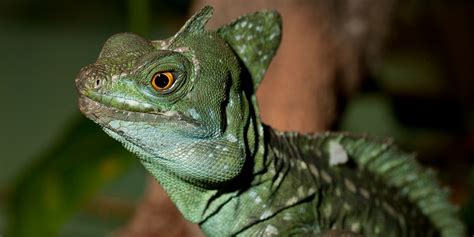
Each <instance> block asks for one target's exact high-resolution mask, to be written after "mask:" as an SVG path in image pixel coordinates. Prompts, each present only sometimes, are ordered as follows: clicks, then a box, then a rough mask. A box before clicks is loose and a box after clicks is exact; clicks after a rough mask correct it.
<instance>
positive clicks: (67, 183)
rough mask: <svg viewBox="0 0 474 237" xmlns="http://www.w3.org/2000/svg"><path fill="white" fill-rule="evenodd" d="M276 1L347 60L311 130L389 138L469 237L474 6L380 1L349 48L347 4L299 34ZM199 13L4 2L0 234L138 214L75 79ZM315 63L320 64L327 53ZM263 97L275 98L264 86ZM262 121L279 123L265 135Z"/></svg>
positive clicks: (140, 173) (121, 158)
mask: <svg viewBox="0 0 474 237" xmlns="http://www.w3.org/2000/svg"><path fill="white" fill-rule="evenodd" d="M257 2H258V1H257ZM260 2H262V1H260ZM268 2H271V1H266V4H264V5H263V6H267V4H271V3H268ZM275 2H279V3H275V4H276V5H278V8H282V9H283V10H282V11H283V12H282V13H283V16H284V24H285V25H284V27H285V30H286V29H287V28H290V29H294V28H298V29H301V30H302V32H311V30H314V29H315V25H316V26H318V25H324V26H327V27H326V28H325V32H332V31H337V32H336V33H334V34H332V33H331V34H332V35H333V36H332V37H329V38H325V37H320V38H318V39H319V40H321V41H324V40H326V41H328V40H331V39H336V41H337V39H339V38H342V40H339V41H337V42H338V44H336V46H335V48H337V49H338V50H334V51H331V53H333V54H337V55H341V54H344V52H347V51H345V50H341V48H342V49H346V48H348V47H350V48H351V50H349V51H350V52H351V54H350V57H336V58H342V59H341V60H340V61H343V62H342V63H341V65H343V66H341V67H335V69H334V70H333V71H334V72H335V73H334V74H329V76H328V77H330V78H335V79H334V81H337V80H338V78H342V80H343V82H344V85H343V86H342V88H343V89H340V91H342V92H341V93H340V94H339V93H338V91H339V90H330V91H331V93H333V92H334V93H333V97H334V98H336V99H335V100H336V102H335V103H334V104H331V103H326V104H324V105H323V106H332V107H331V108H330V109H326V108H324V107H318V108H320V109H319V110H321V111H322V113H324V114H333V117H329V118H327V119H326V120H328V121H326V120H324V119H322V120H321V119H319V120H317V121H318V123H319V124H322V125H321V126H318V127H315V128H313V127H310V128H309V129H307V130H310V131H312V130H314V131H316V130H318V131H319V130H323V129H332V130H344V131H352V132H357V133H369V134H371V135H373V136H376V137H392V138H394V139H395V141H396V142H397V143H398V144H399V145H400V146H401V147H402V148H403V149H405V150H408V151H416V153H417V154H418V157H419V159H420V160H421V162H422V163H424V164H426V165H428V166H431V167H433V168H434V169H435V170H437V171H438V173H439V176H440V178H441V180H442V182H443V183H444V184H445V185H447V186H450V187H451V189H452V193H453V195H452V200H453V202H455V203H457V204H458V205H459V206H460V207H461V213H462V216H463V218H464V220H465V221H466V223H468V224H469V230H470V233H471V234H472V233H474V229H473V228H474V196H473V192H472V190H474V189H473V188H474V169H473V168H474V166H473V158H474V77H473V68H474V46H473V42H474V27H473V26H474V24H472V22H474V21H473V19H472V14H473V13H474V11H473V10H474V7H473V3H472V2H470V1H461V0H454V1H453V0H451V1H448V0H436V1H432V0H431V1H428V0H403V1H388V0H387V1H385V2H388V3H387V4H385V5H382V6H381V7H382V8H384V9H385V10H384V11H382V12H383V13H384V16H385V13H386V16H387V17H385V18H383V19H384V20H383V21H382V22H379V23H380V24H382V23H383V24H382V25H380V24H379V25H377V26H376V27H373V28H370V29H375V30H373V31H371V33H370V37H359V38H358V40H360V42H368V43H365V44H364V43H360V44H358V45H351V44H350V43H347V42H348V39H351V38H350V37H346V38H344V37H343V36H344V34H343V33H344V32H345V31H342V30H341V31H340V32H339V31H338V29H337V28H335V30H333V28H331V26H341V24H340V22H344V20H345V18H344V16H339V15H337V14H336V13H341V12H342V13H350V12H351V11H349V10H347V11H346V10H344V9H345V8H337V7H338V6H339V5H341V6H347V5H344V4H345V1H343V0H339V1H334V3H332V4H330V6H329V7H327V6H326V5H325V4H324V3H323V2H324V1H316V0H314V2H318V3H317V4H316V7H318V6H320V7H321V9H326V8H325V7H327V9H332V10H331V11H328V12H329V13H327V15H325V14H322V15H321V18H318V19H317V20H318V21H323V22H324V21H325V20H326V19H327V21H328V22H329V23H318V24H316V23H314V22H312V21H311V20H308V18H305V19H304V21H302V23H298V24H296V23H295V21H292V19H295V18H291V12H292V10H291V9H294V8H291V6H288V5H285V4H284V3H281V2H282V1H275ZM283 2H284V1H283ZM301 2H308V1H303V0H301ZM310 2H311V1H310ZM355 2H356V3H353V4H356V5H357V4H364V2H365V3H367V2H368V1H363V0H361V1H355ZM369 2H370V1H369ZM204 3H208V4H209V3H211V4H212V1H194V2H193V1H185V0H179V1H176V0H175V1H172V0H161V1H147V0H137V1H132V0H129V1H126V0H119V1H111V0H106V1H92V0H83V1H59V0H43V1H34V0H2V1H1V2H0V52H1V57H0V101H2V102H3V103H2V105H3V106H2V110H1V112H0V131H1V136H0V236H104V235H111V234H112V235H113V234H114V233H115V234H119V233H121V232H120V231H121V229H123V226H126V225H127V223H129V222H130V220H131V219H132V218H134V215H136V214H134V213H135V210H136V208H137V207H138V206H140V202H141V200H142V199H143V195H144V192H145V188H146V185H147V174H146V172H145V170H144V168H143V167H142V166H141V165H140V163H139V162H138V161H137V160H136V159H135V158H134V157H133V155H131V154H129V153H128V152H126V151H125V150H124V149H122V148H121V146H120V145H119V144H118V143H116V142H115V141H113V140H112V139H111V138H109V137H107V136H106V135H105V134H104V133H103V132H101V131H100V129H99V128H98V126H96V125H94V124H92V123H91V122H89V121H88V120H86V119H85V118H84V117H83V116H81V115H80V113H79V111H78V108H77V103H76V97H77V93H76V91H75V85H74V78H75V75H76V73H77V72H78V71H79V69H80V68H81V67H82V66H85V65H87V64H89V63H92V62H94V61H95V59H96V57H97V55H98V53H99V51H100V49H101V46H102V44H103V43H104V42H105V40H106V39H107V38H108V37H109V36H110V35H112V34H114V33H118V32H124V31H132V32H135V33H137V34H140V35H142V36H145V37H148V38H151V39H161V38H166V37H169V36H171V35H172V34H173V33H174V32H176V31H177V30H178V29H179V27H180V26H181V25H182V24H183V23H184V22H185V20H186V19H187V17H188V16H189V14H190V13H191V12H193V11H194V10H195V9H196V8H197V7H198V6H200V5H202V4H204ZM216 5H223V4H221V3H217V2H216ZM224 5H225V4H224ZM224 7H226V6H220V7H219V6H217V7H216V8H217V9H216V12H215V14H216V18H217V22H216V23H211V24H217V25H218V24H219V23H221V22H219V19H221V18H220V16H218V14H220V12H223V14H227V15H232V14H231V13H229V12H232V11H233V10H228V11H229V12H225V11H224V10H222V11H219V9H220V8H222V9H223V8H224ZM255 7H256V8H258V7H259V5H258V4H257V5H256V6H255ZM192 9H194V10H192ZM341 9H342V10H341ZM347 9H349V8H347ZM363 11H364V10H361V12H363ZM370 11H371V12H372V11H378V12H380V11H381V10H380V11H379V10H377V9H376V10H373V9H372V10H370ZM286 16H288V19H289V20H288V21H285V17H286ZM326 17H327V18H326ZM338 19H343V20H341V21H338ZM374 19H376V17H374V18H373V19H368V20H367V21H373V20H374ZM296 22H299V21H296ZM347 22H349V23H351V24H352V23H353V22H355V23H354V24H352V25H349V26H350V27H349V28H348V29H349V32H353V31H354V30H355V31H356V32H357V29H358V28H357V27H358V25H357V21H353V19H352V20H351V21H347ZM316 28H317V27H316ZM316 30H318V29H316ZM341 32H343V33H341ZM308 34H309V35H311V34H310V33H308ZM362 34H363V33H362ZM367 34H369V33H367ZM292 35H293V36H294V35H296V36H298V35H297V34H292ZM284 37H285V35H284ZM291 37H292V36H288V38H287V39H292V40H293V41H290V40H288V41H284V44H283V48H282V52H281V53H279V54H280V55H279V57H281V56H282V55H283V56H284V55H290V54H291V53H288V54H285V52H288V51H291V48H292V46H293V45H296V44H298V43H295V40H297V39H293V38H291ZM338 37H339V38H338ZM284 40H285V38H284ZM285 42H287V43H285ZM288 42H289V43H288ZM318 42H319V41H318V40H315V41H314V44H317V43H318ZM351 42H352V41H351ZM321 45H325V44H321ZM374 47H375V49H374ZM287 48H289V49H290V50H286V49H287ZM353 48H356V49H353ZM318 52H320V51H318ZM344 55H345V54H344ZM320 57H321V56H320ZM323 58H324V59H325V60H326V59H327V60H330V59H329V58H327V55H325V56H324V57H323ZM347 58H350V59H349V60H348V59H347ZM293 61H295V60H293ZM316 61H317V59H316ZM323 61H324V60H323ZM352 61H357V62H358V63H351V62H352ZM309 62H312V61H311V60H310V61H309ZM324 62H325V61H324ZM338 62H339V61H338ZM335 64H337V63H335ZM283 65H286V64H284V60H283V59H277V61H276V62H275V64H272V67H273V68H275V69H273V68H272V70H273V71H271V72H270V73H269V75H268V76H269V77H272V75H275V74H277V73H276V72H277V71H278V68H282V67H283ZM337 65H339V64H337ZM347 65H349V66H347ZM354 65H355V66H354ZM323 66H324V65H323ZM323 66H321V67H323ZM324 67H328V66H327V65H325V66H324ZM354 68H355V69H354ZM308 73H310V74H309V75H311V74H314V72H308ZM318 73H319V71H318ZM340 73H341V74H342V76H341V75H340ZM319 74H321V73H319ZM354 75H357V76H354ZM316 77H317V76H316ZM354 77H356V78H355V79H354ZM306 78H307V77H306ZM336 79H337V80H336ZM275 80H276V79H275ZM262 87H265V89H266V90H271V89H268V88H271V87H272V85H271V84H270V83H267V84H265V85H262ZM325 91H328V90H325ZM314 94H318V95H319V94H321V93H316V92H314ZM259 96H261V97H262V103H261V104H262V110H264V109H265V108H272V105H271V102H270V101H272V100H275V98H271V97H269V96H268V95H265V92H262V94H261V95H259ZM315 96H316V95H315ZM281 98H282V99H285V98H288V97H285V96H281ZM331 98H332V97H331ZM291 106H293V105H291ZM315 106H317V105H315ZM269 110H270V109H269ZM315 110H316V109H315ZM325 111H330V112H328V113H326V112H325ZM307 112H308V111H307ZM308 113H310V112H308ZM295 114H296V112H295ZM311 116H312V115H308V116H304V117H309V118H312V117H311ZM314 116H317V115H314ZM276 117H277V116H276V115H275V113H272V112H264V117H263V119H264V120H265V121H268V122H269V123H270V124H272V125H273V124H274V125H275V127H277V128H279V129H291V128H288V127H285V123H284V122H278V118H276ZM272 118H273V119H276V120H277V121H276V122H274V123H272V121H271V120H272ZM323 120H324V121H323ZM321 121H322V122H321ZM294 129H296V130H300V131H305V128H304V127H297V128H294Z"/></svg>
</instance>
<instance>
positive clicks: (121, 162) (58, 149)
mask: <svg viewBox="0 0 474 237" xmlns="http://www.w3.org/2000/svg"><path fill="white" fill-rule="evenodd" d="M132 162H136V160H135V159H134V158H133V156H132V154H130V153H129V152H126V151H125V150H124V149H123V148H122V147H121V145H120V144H119V143H118V142H116V141H113V140H112V139H111V138H109V137H108V136H107V135H106V134H105V133H103V132H101V131H100V128H98V126H96V125H95V124H93V123H92V122H90V121H88V120H85V119H80V120H79V122H78V123H76V124H74V125H73V126H72V127H71V128H70V129H68V132H67V134H66V135H65V137H63V139H61V142H60V143H58V144H56V145H55V147H53V148H52V149H51V151H50V152H48V153H46V154H45V155H43V156H42V157H41V158H40V159H39V160H37V161H36V162H35V163H33V164H31V167H30V168H29V169H27V170H25V171H24V172H23V174H22V176H21V177H19V179H18V181H17V183H16V184H15V185H14V187H15V188H14V190H12V195H11V196H10V198H9V201H8V204H7V205H8V208H9V222H10V223H9V225H8V227H9V229H8V230H7V236H54V235H57V233H58V231H59V229H60V227H61V226H62V225H63V224H64V223H65V222H66V221H67V220H68V219H69V218H70V217H71V215H72V214H74V213H75V212H76V211H77V209H78V208H79V207H81V206H82V205H83V204H84V202H85V201H87V200H89V199H90V198H91V197H93V196H94V194H95V193H96V192H97V190H98V189H99V188H101V187H102V186H103V185H104V184H106V183H108V182H110V181H111V180H114V179H116V178H117V177H118V176H119V175H121V174H122V173H123V172H124V171H125V170H126V169H127V168H129V167H130V164H132Z"/></svg>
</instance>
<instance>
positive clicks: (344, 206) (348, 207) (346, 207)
mask: <svg viewBox="0 0 474 237" xmlns="http://www.w3.org/2000/svg"><path fill="white" fill-rule="evenodd" d="M342 207H343V208H344V209H345V210H347V211H349V210H351V206H350V205H349V203H344V205H342Z"/></svg>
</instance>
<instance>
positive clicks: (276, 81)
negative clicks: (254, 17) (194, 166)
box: [122, 0, 393, 236]
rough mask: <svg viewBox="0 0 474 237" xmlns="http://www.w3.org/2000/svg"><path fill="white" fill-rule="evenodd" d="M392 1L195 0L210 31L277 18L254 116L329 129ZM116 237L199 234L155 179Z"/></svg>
mask: <svg viewBox="0 0 474 237" xmlns="http://www.w3.org/2000/svg"><path fill="white" fill-rule="evenodd" d="M392 1H393V0H356V1H354V0H324V1H323V0H320V1H316V0H314V1H311V0H286V1H284V0H273V1H271V0H256V1H246V0H234V1H210V0H198V1H195V3H194V5H193V7H192V12H195V11H196V10H197V9H199V8H201V7H202V6H204V5H213V6H214V8H215V15H214V18H213V19H212V20H211V22H210V23H209V25H208V27H210V28H214V27H218V26H219V25H222V24H225V23H227V22H229V21H231V20H233V19H235V18H236V17H238V16H240V15H242V14H245V13H250V12H254V11H257V10H259V9H276V10H278V11H279V12H280V13H281V15H282V17H283V38H282V44H281V47H280V49H279V51H278V53H277V55H276V57H275V59H274V61H273V62H272V64H271V65H270V68H269V71H268V73H267V75H266V78H265V79H264V81H263V83H262V85H261V87H260V88H259V91H258V93H257V95H258V100H259V103H260V111H261V115H262V120H263V121H264V122H265V123H267V124H269V125H271V126H272V127H274V128H277V129H280V130H296V131H300V132H316V131H323V130H327V129H330V128H331V127H332V126H333V125H334V124H335V122H337V118H338V116H339V112H340V111H341V109H342V107H341V105H342V104H343V102H344V100H345V98H346V97H347V96H350V95H351V94H352V93H353V92H355V91H356V89H357V87H358V86H359V84H360V82H361V78H362V76H363V75H364V73H366V72H365V71H364V70H365V69H367V68H370V67H371V66H372V64H373V63H372V62H374V61H376V58H377V55H378V53H379V50H380V45H381V42H382V39H383V38H384V36H385V34H386V29H387V28H388V22H389V19H390V13H391V9H392ZM148 190H149V191H148V193H147V194H146V195H145V197H144V201H143V202H142V203H141V204H140V207H139V208H138V209H137V213H136V215H135V216H134V217H133V218H132V220H131V222H130V223H129V225H128V226H127V227H125V229H124V231H123V232H122V234H123V236H200V235H202V233H201V232H200V231H199V229H198V227H197V226H196V225H194V224H191V223H189V222H186V221H185V220H184V219H183V218H182V216H181V215H180V214H179V212H178V211H177V210H176V208H174V206H173V204H172V203H171V202H170V201H169V199H168V198H166V194H165V193H164V191H163V190H162V189H161V188H160V187H159V185H157V184H156V182H155V181H152V182H150V183H149V188H148Z"/></svg>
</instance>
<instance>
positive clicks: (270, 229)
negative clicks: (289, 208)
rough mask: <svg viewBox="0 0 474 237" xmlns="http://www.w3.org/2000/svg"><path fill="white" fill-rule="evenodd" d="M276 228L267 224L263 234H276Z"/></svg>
mask: <svg viewBox="0 0 474 237" xmlns="http://www.w3.org/2000/svg"><path fill="white" fill-rule="evenodd" d="M278 233H279V232H278V229H277V228H276V227H275V226H273V225H267V227H266V228H265V234H264V236H273V235H278Z"/></svg>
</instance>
